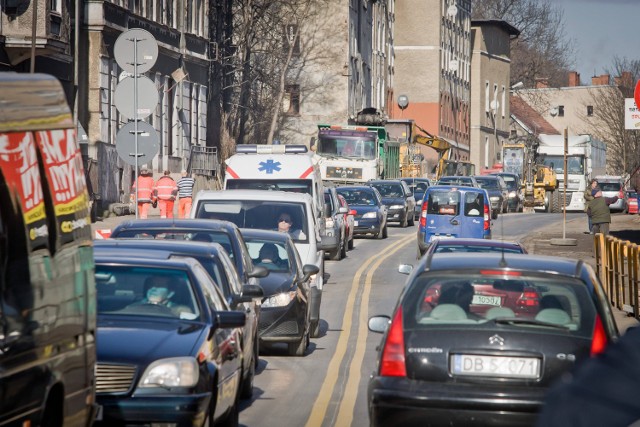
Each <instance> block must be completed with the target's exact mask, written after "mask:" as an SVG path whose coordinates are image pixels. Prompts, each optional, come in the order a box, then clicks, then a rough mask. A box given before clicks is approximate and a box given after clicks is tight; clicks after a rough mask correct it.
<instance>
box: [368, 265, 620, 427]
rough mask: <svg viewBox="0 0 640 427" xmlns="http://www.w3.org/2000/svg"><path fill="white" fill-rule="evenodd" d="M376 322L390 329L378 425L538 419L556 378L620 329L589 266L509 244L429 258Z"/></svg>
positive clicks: (373, 389)
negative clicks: (508, 249)
mask: <svg viewBox="0 0 640 427" xmlns="http://www.w3.org/2000/svg"><path fill="white" fill-rule="evenodd" d="M434 288H437V289H438V292H439V298H438V301H437V303H434V301H433V295H434V294H435V292H434ZM517 293H519V295H518V299H517V300H515V301H513V300H512V296H513V295H515V294H517ZM514 307H515V308H516V309H514ZM369 329H370V330H371V331H374V332H380V333H384V336H383V338H382V342H381V344H380V346H379V353H378V363H377V368H376V372H374V373H373V375H372V376H371V379H370V381H369V384H368V405H369V415H370V422H371V425H374V426H384V425H403V426H424V425H427V424H428V425H447V426H451V425H461V426H467V425H471V424H477V425H503V426H504V425H509V426H513V425H531V424H533V423H534V422H535V419H536V415H537V412H538V411H539V410H540V407H541V405H542V403H543V400H544V396H545V393H546V392H547V389H548V388H549V386H550V385H552V384H553V383H554V382H555V381H557V380H558V379H559V378H560V377H561V376H562V375H563V374H565V373H567V372H569V371H571V370H572V369H573V368H574V367H575V366H576V365H578V364H580V363H581V362H582V361H584V360H585V359H587V358H589V357H590V356H593V355H596V354H599V353H600V352H602V351H603V350H604V348H605V347H606V345H607V344H608V343H609V342H611V341H613V340H615V339H617V336H618V331H617V329H616V325H615V323H614V318H613V314H612V312H611V308H610V305H609V302H608V300H607V298H606V294H605V292H604V289H603V288H602V286H601V284H600V282H599V281H598V279H597V275H596V274H595V272H594V270H593V269H592V267H591V266H589V265H588V264H587V263H584V262H582V261H581V260H572V259H562V258H558V257H544V256H534V255H524V254H510V253H505V254H492V253H476V254H475V255H474V256H473V257H461V256H458V255H451V254H437V255H432V256H429V257H424V258H423V259H422V260H421V261H420V263H419V265H418V266H417V267H416V268H415V269H413V271H412V272H411V274H410V276H409V278H408V281H407V283H406V285H405V287H404V288H403V291H402V293H401V295H400V298H399V299H398V303H397V305H396V307H395V308H394V311H393V314H392V316H386V315H383V316H373V317H371V318H370V319H369Z"/></svg>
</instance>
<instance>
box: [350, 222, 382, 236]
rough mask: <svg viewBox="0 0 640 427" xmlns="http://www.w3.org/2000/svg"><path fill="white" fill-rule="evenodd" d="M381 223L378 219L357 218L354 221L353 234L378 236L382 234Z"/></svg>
mask: <svg viewBox="0 0 640 427" xmlns="http://www.w3.org/2000/svg"><path fill="white" fill-rule="evenodd" d="M380 228H381V226H380V222H379V221H378V219H377V218H365V219H362V218H356V219H355V220H354V226H353V234H354V235H356V234H371V233H373V234H377V233H379V232H380Z"/></svg>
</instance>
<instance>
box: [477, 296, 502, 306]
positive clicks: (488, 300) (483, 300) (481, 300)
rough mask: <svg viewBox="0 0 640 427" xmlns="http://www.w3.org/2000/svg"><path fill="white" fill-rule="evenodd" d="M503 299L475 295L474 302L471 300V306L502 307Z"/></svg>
mask: <svg viewBox="0 0 640 427" xmlns="http://www.w3.org/2000/svg"><path fill="white" fill-rule="evenodd" d="M501 302H502V299H501V298H500V297H496V296H488V295H474V296H473V300H471V304H476V305H495V306H500V303H501Z"/></svg>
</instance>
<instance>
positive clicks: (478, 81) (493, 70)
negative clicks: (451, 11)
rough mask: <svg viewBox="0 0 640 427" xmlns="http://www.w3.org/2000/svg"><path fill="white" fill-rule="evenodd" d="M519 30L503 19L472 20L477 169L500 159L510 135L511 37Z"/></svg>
mask: <svg viewBox="0 0 640 427" xmlns="http://www.w3.org/2000/svg"><path fill="white" fill-rule="evenodd" d="M519 34H520V31H518V30H517V29H516V28H515V27H513V26H512V25H510V24H508V23H507V22H505V21H499V20H474V21H472V22H471V43H472V46H473V54H472V59H471V88H472V90H471V111H470V117H471V118H470V120H471V130H470V147H471V156H470V160H471V162H472V163H474V164H475V165H476V171H477V172H478V173H479V172H480V171H482V170H483V169H488V168H491V167H492V166H493V165H494V164H495V163H499V162H501V161H502V158H501V156H502V145H503V144H504V142H505V141H507V140H508V139H509V124H510V119H509V116H510V112H509V91H510V83H509V82H510V79H511V59H510V56H511V55H510V41H511V39H512V38H515V37H517V36H518V35H519Z"/></svg>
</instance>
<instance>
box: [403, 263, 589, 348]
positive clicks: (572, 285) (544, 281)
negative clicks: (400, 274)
mask: <svg viewBox="0 0 640 427" xmlns="http://www.w3.org/2000/svg"><path fill="white" fill-rule="evenodd" d="M403 309H404V313H405V319H406V322H408V324H407V327H408V328H418V329H421V328H430V327H434V326H438V325H452V324H458V323H460V324H468V325H476V326H477V327H482V325H483V324H487V323H489V322H494V323H499V324H501V325H504V326H505V327H512V328H524V329H528V330H531V329H536V330H538V329H545V330H554V331H558V332H559V333H568V334H572V335H579V336H584V337H588V336H591V333H592V331H593V322H594V319H595V313H596V311H595V306H594V304H593V301H592V299H591V298H590V295H589V291H588V290H587V287H586V285H585V284H584V283H583V282H581V281H580V280H578V279H572V278H563V277H556V276H548V277H545V276H540V275H535V276H534V275H531V276H528V275H526V274H521V275H514V276H504V275H502V274H500V275H495V273H493V272H487V273H486V274H482V273H480V274H466V275H465V274H462V275H461V274H460V273H457V274H455V275H434V274H429V273H426V274H423V275H421V276H419V277H417V278H416V279H415V281H414V282H413V283H412V284H411V285H410V287H409V290H408V292H407V294H406V296H405V298H404V300H403Z"/></svg>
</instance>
